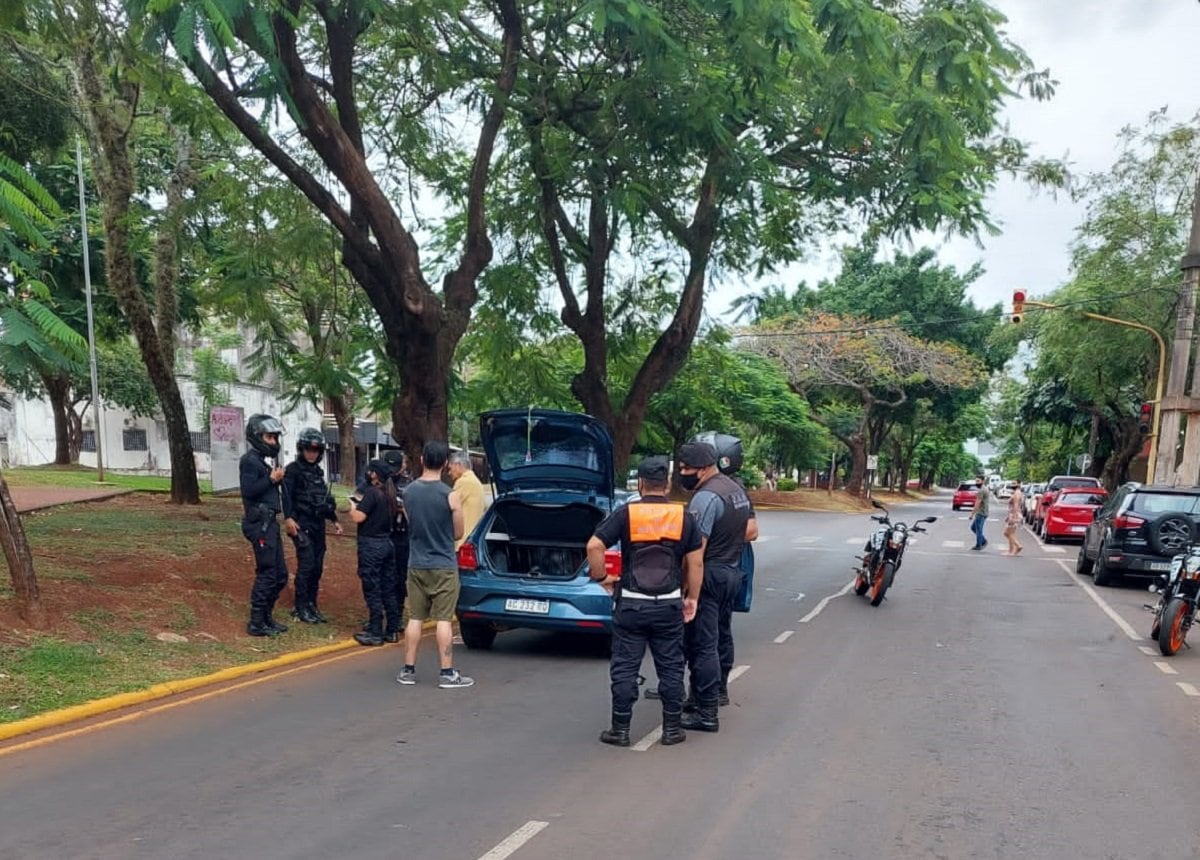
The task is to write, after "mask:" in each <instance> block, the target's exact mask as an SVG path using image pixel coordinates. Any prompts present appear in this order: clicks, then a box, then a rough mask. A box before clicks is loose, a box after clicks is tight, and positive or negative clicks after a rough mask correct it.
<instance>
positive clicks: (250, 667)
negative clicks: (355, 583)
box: [0, 621, 435, 741]
mask: <svg viewBox="0 0 1200 860" xmlns="http://www.w3.org/2000/svg"><path fill="white" fill-rule="evenodd" d="M434 626H435V622H432V621H426V622H425V624H424V626H423V627H422V629H423V630H432V629H433V627H434ZM400 641H401V642H403V641H404V640H403V638H401V640H400ZM361 647H362V646H361V645H359V644H358V643H357V642H355V641H354V640H353V639H345V640H343V641H341V642H335V643H333V644H332V645H321V646H318V647H316V648H306V649H305V650H303V651H292V652H290V653H288V654H280V655H279V656H278V657H272V658H271V659H270V660H262V661H260V662H258V663H246V664H245V665H242V666H230V667H229V668H227V669H219V670H217V671H216V672H212V673H210V674H208V675H200V676H198V677H195V678H181V679H179V680H178V681H165V682H164V683H162V684H155V685H153V686H151V687H147V688H146V689H144V690H137V691H136V692H133V693H118V694H117V695H115V696H108V697H107V698H104V699H95V700H93V701H91V702H84V703H83V704H82V705H72V706H71V707H69V708H60V709H59V710H57V711H49V712H47V713H45V714H38V715H37V716H35V717H29V718H27V719H24V720H17V721H16V722H13V723H3V724H0V741H6V740H9V739H11V738H15V737H19V736H20V735H27V734H31V733H33V732H40V731H42V730H44V729H52V728H55V727H57V726H62V725H65V724H67V723H73V722H76V721H77V720H86V719H88V718H89V717H95V716H99V715H100V714H106V713H108V712H109V711H116V710H120V709H121V708H128V707H130V706H131V705H141V704H144V703H146V702H152V701H154V700H155V699H162V698H166V697H167V696H174V695H177V694H179V693H186V692H189V691H191V690H195V689H197V688H198V687H206V686H208V685H210V684H219V683H221V682H222V681H232V680H233V679H235V678H243V677H245V676H246V675H253V674H255V673H257V672H266V671H269V670H271V669H278V668H280V667H282V666H290V665H291V664H292V663H301V662H303V661H305V660H311V659H312V658H314V657H322V656H324V655H326V654H333V653H336V652H338V651H346V650H349V649H351V648H361ZM364 653H366V652H364Z"/></svg>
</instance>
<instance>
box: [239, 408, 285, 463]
mask: <svg viewBox="0 0 1200 860" xmlns="http://www.w3.org/2000/svg"><path fill="white" fill-rule="evenodd" d="M264 433H276V434H278V435H280V436H282V435H283V425H282V424H280V423H279V419H278V418H276V417H275V416H273V415H251V416H250V420H249V421H247V422H246V441H247V442H249V443H250V447H251V448H253V449H254V450H255V451H257V452H258V453H260V454H262V455H263V456H264V457H278V456H279V442H278V441H276V442H275V444H274V445H270V444H268V443H267V442H266V441H265V440H264V439H263V434H264Z"/></svg>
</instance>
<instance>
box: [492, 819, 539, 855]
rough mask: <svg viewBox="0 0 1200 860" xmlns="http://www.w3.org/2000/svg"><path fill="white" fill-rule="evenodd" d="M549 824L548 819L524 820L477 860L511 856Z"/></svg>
mask: <svg viewBox="0 0 1200 860" xmlns="http://www.w3.org/2000/svg"><path fill="white" fill-rule="evenodd" d="M549 826H550V822H549V821H526V822H525V823H524V824H522V825H521V826H520V827H518V828H517V829H516V830H514V831H513V832H512V833H511V834H510V835H509V836H508V838H506V839H505V840H504V841H503V842H501V843H500V844H499V845H497V846H496V847H495V848H493V849H492V850H491V851H489V852H488V853H487V854H484V855H483V856H482V857H480V858H479V860H504V858H505V857H511V856H512V855H513V854H514V853H515V852H516V851H517V849H519V848H520V847H521V846H522V845H524V844H525V843H526V842H528V841H529V840H530V839H532V838H533V837H535V836H537V835H538V834H539V833H541V832H542V831H543V830H545V829H546V828H547V827H549Z"/></svg>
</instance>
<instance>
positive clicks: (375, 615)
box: [350, 460, 400, 645]
mask: <svg viewBox="0 0 1200 860" xmlns="http://www.w3.org/2000/svg"><path fill="white" fill-rule="evenodd" d="M367 481H368V482H369V483H370V486H369V487H367V488H366V489H364V490H363V491H362V493H361V494H359V493H357V492H356V493H355V494H354V495H353V496H351V497H350V519H352V520H353V521H354V522H356V523H358V576H359V579H361V580H362V593H363V599H364V600H365V601H366V604H367V612H368V613H369V617H368V619H367V626H366V628H365V629H364V630H362V631H361V632H359V633H355V634H354V639H355V641H356V642H358V644H360V645H382V644H383V643H384V642H389V641H390V642H395V641H398V640H399V638H400V636H399V633H398V631H399V629H400V607H398V606H397V605H396V583H395V575H396V569H395V562H394V561H393V559H392V538H391V532H392V525H393V524H394V523H395V522H396V517H397V516H399V514H400V507H399V502H398V500H397V494H396V488H395V485H394V484H393V483H392V478H391V467H390V466H388V465H387V464H385V463H383V462H382V461H381V460H372V461H371V462H370V463H368V464H367ZM385 623H386V627H385V626H384V625H385Z"/></svg>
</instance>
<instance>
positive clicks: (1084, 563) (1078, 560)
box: [1075, 537, 1093, 576]
mask: <svg viewBox="0 0 1200 860" xmlns="http://www.w3.org/2000/svg"><path fill="white" fill-rule="evenodd" d="M1092 567H1093V565H1092V562H1091V561H1090V560H1089V559H1088V557H1087V538H1086V537H1085V538H1084V539H1083V545H1082V546H1081V547H1079V555H1077V556H1075V572H1076V573H1079V574H1082V575H1084V576H1087V575H1088V574H1089V573H1091V572H1092Z"/></svg>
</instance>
